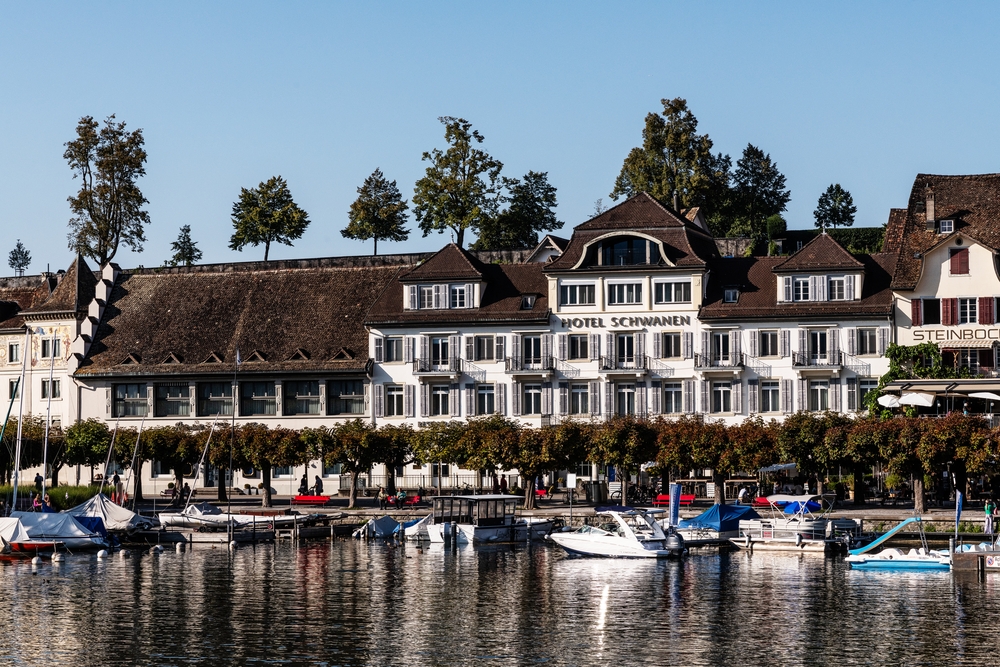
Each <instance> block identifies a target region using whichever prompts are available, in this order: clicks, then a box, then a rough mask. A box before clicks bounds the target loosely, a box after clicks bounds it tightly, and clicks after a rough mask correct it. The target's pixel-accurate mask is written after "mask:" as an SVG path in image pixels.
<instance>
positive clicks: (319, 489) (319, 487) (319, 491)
mask: <svg viewBox="0 0 1000 667" xmlns="http://www.w3.org/2000/svg"><path fill="white" fill-rule="evenodd" d="M313 494H314V495H317V496H322V495H323V480H321V479H320V478H319V475H316V484H315V486H314V487H313Z"/></svg>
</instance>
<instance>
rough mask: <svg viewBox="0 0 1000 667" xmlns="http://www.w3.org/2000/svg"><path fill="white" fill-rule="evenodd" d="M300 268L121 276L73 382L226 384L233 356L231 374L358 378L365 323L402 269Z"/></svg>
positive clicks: (226, 267) (141, 271)
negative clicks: (128, 379) (211, 379)
mask: <svg viewBox="0 0 1000 667" xmlns="http://www.w3.org/2000/svg"><path fill="white" fill-rule="evenodd" d="M304 264H305V266H295V265H294V263H292V262H288V263H284V264H282V265H281V266H282V267H283V268H278V269H272V268H262V267H260V266H247V265H240V264H228V265H226V264H223V265H217V266H210V267H206V266H194V267H183V268H170V269H138V270H133V271H123V272H122V273H121V274H120V275H119V277H118V279H117V280H116V282H115V285H114V288H113V289H112V292H111V296H110V298H109V300H108V304H107V306H106V307H105V309H104V315H103V317H102V320H101V323H100V325H99V326H98V330H97V333H96V335H95V337H94V342H93V344H92V345H91V347H90V349H89V351H88V353H87V356H86V358H84V360H83V361H82V362H81V365H80V368H79V370H78V371H77V374H78V375H81V376H123V375H131V376H136V375H139V376H157V375H160V376H163V375H173V376H176V375H188V376H191V375H202V376H205V375H220V374H232V372H233V367H234V363H235V360H236V350H237V349H239V350H240V353H241V356H242V359H243V361H244V363H243V364H242V366H241V367H240V373H241V374H274V373H281V372H285V371H288V372H292V371H294V372H316V373H333V374H338V373H361V372H364V370H365V368H366V365H367V363H368V332H367V331H366V330H365V327H364V319H365V314H366V313H367V312H368V309H369V308H370V307H371V304H372V303H374V302H375V301H376V299H377V298H378V296H379V295H380V294H381V293H382V292H383V291H384V290H385V288H386V286H387V285H389V283H390V282H395V278H396V276H397V275H398V274H399V273H400V271H402V270H405V269H407V268H409V267H408V266H400V265H398V264H397V265H395V266H360V267H359V266H346V267H345V266H330V265H327V263H325V262H312V263H310V262H305V263H304ZM299 350H308V351H309V353H308V355H307V356H308V358H306V359H303V358H301V356H302V355H300V354H299ZM345 350H346V351H347V352H348V353H347V354H345V352H344V351H345ZM130 354H131V355H132V356H133V358H134V361H135V363H129V364H126V365H121V362H122V360H123V359H126V358H128V357H129V355H130Z"/></svg>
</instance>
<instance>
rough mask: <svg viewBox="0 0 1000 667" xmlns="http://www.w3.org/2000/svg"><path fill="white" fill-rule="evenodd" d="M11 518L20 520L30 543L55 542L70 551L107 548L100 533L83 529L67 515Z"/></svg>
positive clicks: (16, 515)
mask: <svg viewBox="0 0 1000 667" xmlns="http://www.w3.org/2000/svg"><path fill="white" fill-rule="evenodd" d="M11 517H14V518H17V519H20V521H21V524H22V525H23V526H24V530H25V531H26V532H27V533H28V537H30V538H31V540H32V541H36V542H55V543H56V544H58V545H59V546H63V547H66V548H67V549H69V550H71V551H74V550H78V549H106V548H107V547H108V542H107V540H106V539H105V538H104V536H103V535H101V533H100V532H98V531H96V530H92V529H90V528H87V527H85V526H84V525H83V524H82V523H80V522H79V521H77V520H76V519H75V518H74V517H73V516H71V515H69V514H63V513H47V512H12V513H11Z"/></svg>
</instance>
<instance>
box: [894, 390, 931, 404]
mask: <svg viewBox="0 0 1000 667" xmlns="http://www.w3.org/2000/svg"><path fill="white" fill-rule="evenodd" d="M899 404H900V405H919V406H921V407H924V408H931V407H934V394H928V393H927V392H923V391H914V392H911V393H909V394H903V397H902V398H901V399H899Z"/></svg>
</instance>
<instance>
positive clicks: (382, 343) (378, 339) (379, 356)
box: [375, 336, 385, 364]
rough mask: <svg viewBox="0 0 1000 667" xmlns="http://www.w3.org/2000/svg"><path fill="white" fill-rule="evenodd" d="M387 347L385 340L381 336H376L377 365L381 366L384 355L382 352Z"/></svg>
mask: <svg viewBox="0 0 1000 667" xmlns="http://www.w3.org/2000/svg"><path fill="white" fill-rule="evenodd" d="M384 346H385V340H383V338H382V337H381V336H375V363H376V364H381V363H382V358H383V353H382V350H383V349H384Z"/></svg>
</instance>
